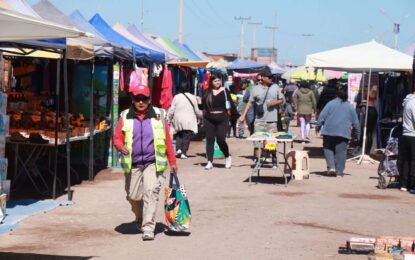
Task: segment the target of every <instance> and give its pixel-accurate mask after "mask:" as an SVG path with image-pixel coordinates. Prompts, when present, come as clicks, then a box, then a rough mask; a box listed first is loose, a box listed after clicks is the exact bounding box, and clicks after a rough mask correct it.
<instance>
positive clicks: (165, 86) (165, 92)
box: [160, 67, 173, 109]
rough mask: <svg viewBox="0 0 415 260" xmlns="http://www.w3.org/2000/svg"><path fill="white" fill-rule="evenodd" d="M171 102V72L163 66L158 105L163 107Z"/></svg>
mask: <svg viewBox="0 0 415 260" xmlns="http://www.w3.org/2000/svg"><path fill="white" fill-rule="evenodd" d="M172 102H173V74H172V73H171V71H170V70H169V69H168V68H167V67H165V68H164V70H163V80H162V84H161V96H160V106H161V108H163V109H167V108H168V107H170V105H171V103H172Z"/></svg>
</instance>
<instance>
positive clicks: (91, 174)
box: [88, 61, 95, 181]
mask: <svg viewBox="0 0 415 260" xmlns="http://www.w3.org/2000/svg"><path fill="white" fill-rule="evenodd" d="M94 72H95V62H94V61H93V62H92V64H91V91H90V103H91V104H90V106H89V107H90V110H89V167H88V168H89V180H90V181H93V180H94V130H95V125H94Z"/></svg>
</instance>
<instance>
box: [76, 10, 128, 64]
mask: <svg viewBox="0 0 415 260" xmlns="http://www.w3.org/2000/svg"><path fill="white" fill-rule="evenodd" d="M69 18H70V19H71V20H72V22H73V23H74V24H75V25H76V26H77V27H78V28H80V29H82V30H84V31H87V32H90V33H92V34H94V36H95V37H97V38H100V39H104V40H106V41H109V40H108V39H106V38H105V36H103V35H102V34H101V33H100V32H98V31H97V30H96V29H95V27H94V26H92V25H91V24H90V23H89V22H88V21H87V20H86V19H85V17H84V16H83V15H82V14H81V12H79V11H78V10H75V11H73V12H72V14H70V15H69ZM110 44H111V46H112V47H113V48H114V57H115V58H118V59H122V60H132V59H133V50H132V48H131V47H128V46H121V45H119V44H115V43H112V42H110Z"/></svg>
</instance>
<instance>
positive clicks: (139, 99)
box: [133, 95, 150, 103]
mask: <svg viewBox="0 0 415 260" xmlns="http://www.w3.org/2000/svg"><path fill="white" fill-rule="evenodd" d="M149 99H150V98H149V97H146V96H143V95H138V96H133V101H134V102H137V103H138V102H143V103H146V102H147V101H148V100H149Z"/></svg>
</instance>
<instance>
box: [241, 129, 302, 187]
mask: <svg viewBox="0 0 415 260" xmlns="http://www.w3.org/2000/svg"><path fill="white" fill-rule="evenodd" d="M295 138H296V135H295V134H293V133H289V132H288V133H287V132H278V133H266V132H255V133H254V134H253V135H251V136H250V137H248V138H247V139H246V140H247V141H251V142H254V143H260V146H259V156H258V158H257V160H256V163H255V165H254V168H253V169H252V171H251V174H250V175H249V184H251V183H252V175H254V174H255V173H256V174H257V177H258V178H259V173H260V171H261V170H270V171H277V172H278V173H279V174H280V175H281V176H282V177H283V178H284V181H285V186H287V184H288V182H287V176H286V174H285V172H284V170H283V169H281V167H280V163H279V161H278V144H283V150H282V151H280V154H282V156H283V158H284V162H282V164H284V169H285V168H286V167H287V168H289V169H290V172H291V167H290V165H289V163H288V161H287V150H286V145H287V143H291V147H293V142H294V140H295ZM272 153H275V155H276V156H275V160H276V161H275V162H273V163H274V164H273V165H272V166H268V165H267V164H266V159H267V157H270V155H271V154H272ZM291 177H292V176H291Z"/></svg>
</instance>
